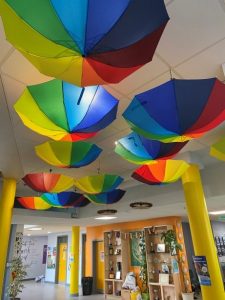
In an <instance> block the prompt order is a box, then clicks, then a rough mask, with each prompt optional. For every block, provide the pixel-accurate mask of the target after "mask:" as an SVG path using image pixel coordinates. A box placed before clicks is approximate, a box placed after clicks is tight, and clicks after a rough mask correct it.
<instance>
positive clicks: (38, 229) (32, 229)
mask: <svg viewBox="0 0 225 300" xmlns="http://www.w3.org/2000/svg"><path fill="white" fill-rule="evenodd" d="M28 230H29V231H40V230H42V228H41V227H33V228H29V229H28Z"/></svg>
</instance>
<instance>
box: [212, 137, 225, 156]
mask: <svg viewBox="0 0 225 300" xmlns="http://www.w3.org/2000/svg"><path fill="white" fill-rule="evenodd" d="M210 155H212V156H213V157H216V158H217V159H220V160H224V161H225V138H222V139H220V140H219V141H218V142H217V143H215V144H213V145H212V146H211V149H210Z"/></svg>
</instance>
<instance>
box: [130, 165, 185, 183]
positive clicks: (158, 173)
mask: <svg viewBox="0 0 225 300" xmlns="http://www.w3.org/2000/svg"><path fill="white" fill-rule="evenodd" d="M188 168H189V165H188V164H187V163H186V162H185V161H183V160H159V161H157V163H156V164H153V165H144V166H141V167H140V168H138V169H137V170H135V171H134V173H133V174H132V175H131V176H132V177H133V178H134V179H136V180H138V181H140V182H143V183H146V184H149V185H161V184H165V183H172V182H175V181H177V180H178V179H179V178H180V177H181V176H182V175H183V174H184V172H185V171H186V170H187V169H188Z"/></svg>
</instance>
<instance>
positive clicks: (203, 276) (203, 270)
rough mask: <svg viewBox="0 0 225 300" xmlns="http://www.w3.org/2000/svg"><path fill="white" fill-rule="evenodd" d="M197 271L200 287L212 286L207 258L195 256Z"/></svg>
mask: <svg viewBox="0 0 225 300" xmlns="http://www.w3.org/2000/svg"><path fill="white" fill-rule="evenodd" d="M193 261H194V265H195V270H196V273H197V275H198V280H199V283H200V285H206V286H210V285H211V279H210V274H209V272H208V264H207V260H206V257H205V256H193Z"/></svg>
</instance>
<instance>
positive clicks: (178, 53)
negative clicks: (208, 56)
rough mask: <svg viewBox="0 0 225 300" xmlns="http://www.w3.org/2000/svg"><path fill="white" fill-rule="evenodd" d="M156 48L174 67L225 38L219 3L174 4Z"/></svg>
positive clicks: (191, 1)
mask: <svg viewBox="0 0 225 300" xmlns="http://www.w3.org/2000/svg"><path fill="white" fill-rule="evenodd" d="M168 13H169V15H170V21H169V23H168V25H167V27H166V29H165V31H164V34H163V36H162V38H161V40H160V43H159V46H158V48H157V53H159V54H160V55H161V56H162V57H163V58H164V59H165V60H166V61H167V62H168V64H169V65H171V66H175V65H177V64H179V63H181V62H182V61H184V60H187V59H188V58H190V57H191V56H193V55H195V54H197V53H198V52H199V51H202V50H203V49H204V48H207V47H209V46H210V45H212V44H214V43H215V42H217V41H219V40H221V39H223V38H224V37H225V30H224V28H225V13H224V10H223V9H222V8H221V4H220V2H219V0H213V1H212V0H198V1H196V0H188V1H187V0H176V1H174V2H172V3H171V4H170V5H169V6H168Z"/></svg>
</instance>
